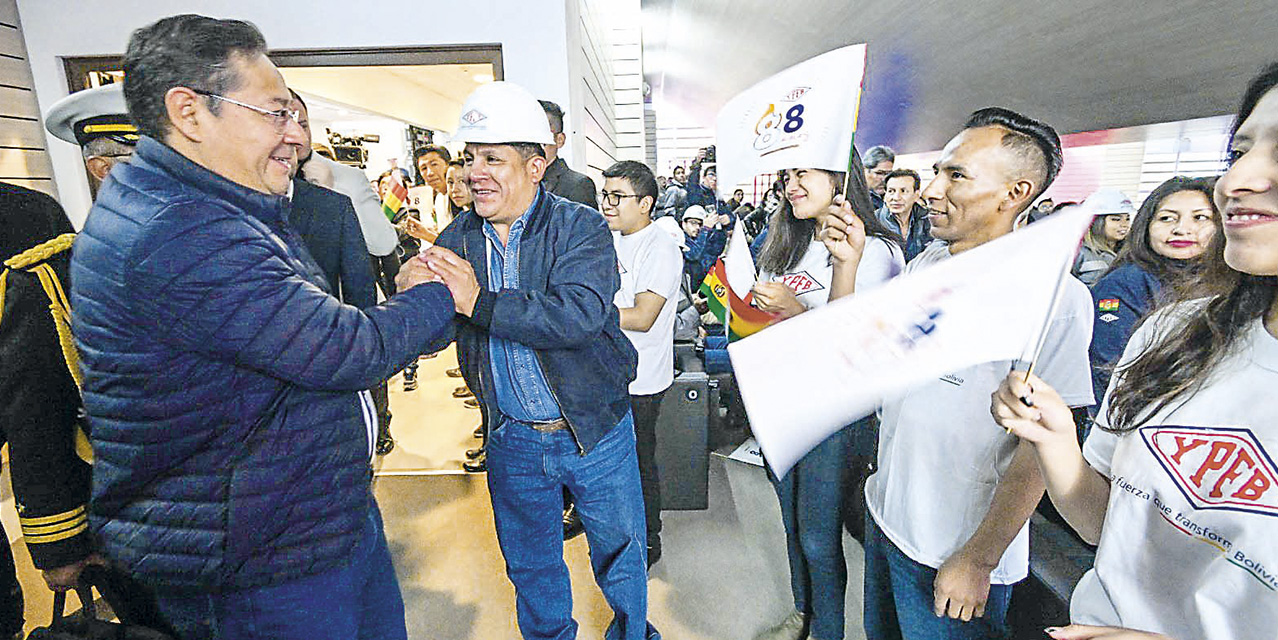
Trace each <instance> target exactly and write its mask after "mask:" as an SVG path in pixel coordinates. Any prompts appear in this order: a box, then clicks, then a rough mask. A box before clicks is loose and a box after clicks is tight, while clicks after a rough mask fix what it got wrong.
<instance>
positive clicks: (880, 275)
mask: <svg viewBox="0 0 1278 640" xmlns="http://www.w3.org/2000/svg"><path fill="white" fill-rule="evenodd" d="M904 270H905V254H904V253H902V252H901V248H900V247H898V246H896V243H893V242H888V241H886V240H883V239H882V238H866V240H865V251H863V252H862V253H861V263H860V264H859V265H857V268H856V291H857V293H865V292H866V291H868V290H870V289H873V288H875V287H877V286H879V285H881V284H883V283H885V282H887V281H888V280H891V279H892V278H895V277H896V276H898V275H900V273H901V272H902V271H904Z"/></svg>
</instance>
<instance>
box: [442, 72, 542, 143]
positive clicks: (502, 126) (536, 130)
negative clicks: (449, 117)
mask: <svg viewBox="0 0 1278 640" xmlns="http://www.w3.org/2000/svg"><path fill="white" fill-rule="evenodd" d="M453 140H455V141H457V142H477V143H485V144H509V143H512V142H532V143H536V144H554V143H555V136H554V134H552V133H550V122H549V120H547V119H546V111H545V110H544V109H542V108H541V103H539V102H537V99H536V98H534V97H533V95H532V94H531V93H528V90H527V89H525V88H523V87H521V86H519V85H517V84H513V83H510V82H490V83H488V84H485V85H482V86H480V87H479V88H478V89H475V90H474V91H473V92H471V94H470V97H468V98H466V104H464V105H462V112H461V120H460V121H459V122H458V123H457V132H456V133H454V134H453Z"/></svg>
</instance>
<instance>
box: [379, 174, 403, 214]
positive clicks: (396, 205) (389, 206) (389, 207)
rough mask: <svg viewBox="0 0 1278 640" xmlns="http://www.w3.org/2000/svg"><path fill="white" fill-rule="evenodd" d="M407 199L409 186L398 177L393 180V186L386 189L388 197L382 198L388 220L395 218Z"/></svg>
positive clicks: (383, 209)
mask: <svg viewBox="0 0 1278 640" xmlns="http://www.w3.org/2000/svg"><path fill="white" fill-rule="evenodd" d="M405 200H408V188H407V187H405V186H404V185H403V183H401V182H400V181H399V180H398V179H394V180H391V187H390V189H387V190H386V199H385V200H382V213H384V214H386V219H387V220H394V219H395V214H397V213H399V210H400V209H401V208H402V207H403V206H404V201H405Z"/></svg>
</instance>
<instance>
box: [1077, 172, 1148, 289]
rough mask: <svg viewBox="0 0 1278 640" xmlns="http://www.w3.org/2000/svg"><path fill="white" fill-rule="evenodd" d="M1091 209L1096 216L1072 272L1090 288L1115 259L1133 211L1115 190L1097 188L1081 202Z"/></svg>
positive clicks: (1124, 237) (1125, 235) (1129, 225)
mask: <svg viewBox="0 0 1278 640" xmlns="http://www.w3.org/2000/svg"><path fill="white" fill-rule="evenodd" d="M1083 206H1085V207H1089V206H1090V207H1092V208H1093V211H1094V212H1095V213H1096V217H1095V218H1094V219H1092V224H1091V226H1089V227H1088V228H1087V234H1086V235H1084V236H1083V246H1082V247H1081V248H1079V250H1078V258H1077V259H1075V260H1074V268H1073V269H1072V271H1071V273H1072V274H1073V275H1074V277H1076V278H1078V279H1079V280H1081V281H1083V284H1085V285H1087V286H1089V287H1090V286H1092V285H1093V284H1096V281H1097V280H1099V279H1100V277H1101V276H1102V275H1104V274H1105V272H1106V271H1108V270H1109V267H1110V265H1112V264H1114V260H1115V258H1117V257H1118V251H1119V250H1120V249H1121V248H1122V246H1123V240H1124V239H1126V238H1127V234H1128V233H1129V232H1130V231H1131V227H1132V216H1131V214H1132V213H1133V212H1134V211H1135V209H1134V208H1133V207H1132V202H1131V200H1129V199H1128V198H1127V196H1125V195H1123V193H1122V192H1121V191H1119V190H1117V189H1099V190H1097V191H1096V192H1095V193H1093V194H1092V195H1090V196H1087V200H1085V201H1084V202H1083Z"/></svg>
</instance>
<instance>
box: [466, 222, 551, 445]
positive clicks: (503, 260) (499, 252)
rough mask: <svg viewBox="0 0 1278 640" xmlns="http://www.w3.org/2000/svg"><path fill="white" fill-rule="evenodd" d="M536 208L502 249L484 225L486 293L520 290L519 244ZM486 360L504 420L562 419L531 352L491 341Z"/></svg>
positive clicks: (507, 342) (493, 232)
mask: <svg viewBox="0 0 1278 640" xmlns="http://www.w3.org/2000/svg"><path fill="white" fill-rule="evenodd" d="M536 204H537V203H536V201H534V202H533V204H532V205H529V207H528V211H525V212H524V215H523V217H521V218H519V219H518V220H516V221H515V222H514V223H513V224H511V225H510V233H509V234H508V235H507V237H506V244H505V246H503V245H502V243H501V237H500V236H498V235H497V230H496V229H494V228H493V225H491V224H489V223H488V222H487V221H485V222H484V235H485V236H486V237H487V238H488V290H489V291H492V292H494V293H495V292H497V291H501V290H502V289H518V288H519V240H520V238H522V237H523V235H524V226H525V222H526V221H527V220H528V213H529V212H530V211H532V207H533V206H535V205H536ZM488 357H489V358H491V360H492V374H493V391H494V392H495V394H496V396H497V408H498V409H500V410H501V412H502V413H503V414H504V415H505V416H506V417H508V418H511V419H514V420H518V421H520V422H547V421H550V420H554V419H556V418H559V417H560V416H561V415H563V414H562V412H561V411H559V403H558V402H555V397H554V394H552V393H551V392H550V386H549V385H547V383H546V374H545V373H543V372H542V370H541V365H540V364H538V363H537V354H536V353H534V352H533V350H532V349H530V348H528V347H526V346H524V345H522V344H519V343H518V342H515V341H513V340H505V339H502V338H490V339H489V340H488Z"/></svg>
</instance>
